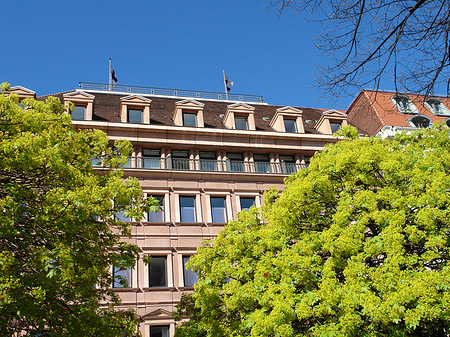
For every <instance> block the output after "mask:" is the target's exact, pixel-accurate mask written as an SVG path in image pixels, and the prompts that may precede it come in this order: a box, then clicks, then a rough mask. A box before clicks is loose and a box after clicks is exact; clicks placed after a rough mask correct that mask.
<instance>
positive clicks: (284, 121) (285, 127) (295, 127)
mask: <svg viewBox="0 0 450 337" xmlns="http://www.w3.org/2000/svg"><path fill="white" fill-rule="evenodd" d="M283 123H284V131H285V132H289V133H298V126H297V120H296V119H293V118H283ZM289 123H290V124H291V126H293V127H294V131H288V130H287V129H288V128H287V124H289Z"/></svg>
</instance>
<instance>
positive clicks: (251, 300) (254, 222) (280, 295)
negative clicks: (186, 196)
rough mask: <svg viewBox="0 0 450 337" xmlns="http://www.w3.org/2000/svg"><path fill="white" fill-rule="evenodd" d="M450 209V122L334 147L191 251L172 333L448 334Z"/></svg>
mask: <svg viewBox="0 0 450 337" xmlns="http://www.w3.org/2000/svg"><path fill="white" fill-rule="evenodd" d="M346 133H347V134H349V135H351V134H353V136H354V132H353V131H350V132H346ZM449 212H450V137H449V130H448V128H447V127H445V126H438V127H435V128H433V129H423V130H419V131H418V132H416V133H414V134H412V135H407V134H402V135H399V136H397V137H396V138H395V139H394V140H383V139H379V138H365V139H357V138H355V139H349V138H347V139H346V140H342V141H340V142H338V143H337V144H335V145H330V146H328V147H326V148H325V149H324V151H323V152H321V153H318V154H317V155H316V156H315V157H314V158H313V160H312V161H311V164H310V166H309V167H308V168H307V169H305V170H303V171H301V172H299V173H298V174H297V175H295V176H291V177H289V178H288V179H287V180H286V188H285V190H284V191H283V192H282V193H281V195H278V192H277V191H270V192H268V193H266V195H265V204H264V206H263V207H262V208H260V209H257V208H252V209H250V211H249V212H241V213H240V214H239V219H238V220H237V221H234V222H231V223H230V224H228V225H227V227H226V228H225V230H224V231H223V232H221V233H219V235H218V237H217V238H216V239H215V240H214V242H213V244H214V245H212V244H211V243H209V244H205V245H204V246H203V247H201V248H199V249H198V253H197V255H196V256H194V257H192V258H191V260H190V265H191V267H192V268H193V269H194V270H195V271H196V272H197V273H198V275H199V280H198V283H197V284H196V285H195V294H193V295H191V296H189V297H184V299H183V301H182V302H181V304H180V305H179V308H178V318H179V319H181V318H183V317H186V315H187V316H190V317H191V320H190V321H189V322H186V323H183V324H181V325H180V326H179V327H178V328H177V332H176V336H186V337H187V336H189V337H193V336H280V337H281V336H283V337H290V336H321V337H325V336H327V337H331V336H448V333H449V330H448V329H449V325H450V323H449V318H450V260H449V247H450V239H449V231H450V217H449Z"/></svg>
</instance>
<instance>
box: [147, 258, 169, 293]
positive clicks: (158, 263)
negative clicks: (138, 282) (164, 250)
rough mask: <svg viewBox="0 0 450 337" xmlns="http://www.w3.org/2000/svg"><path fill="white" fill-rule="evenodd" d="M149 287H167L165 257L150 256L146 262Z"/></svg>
mask: <svg viewBox="0 0 450 337" xmlns="http://www.w3.org/2000/svg"><path fill="white" fill-rule="evenodd" d="M148 275H149V287H167V257H165V256H152V258H151V259H150V263H149V264H148Z"/></svg>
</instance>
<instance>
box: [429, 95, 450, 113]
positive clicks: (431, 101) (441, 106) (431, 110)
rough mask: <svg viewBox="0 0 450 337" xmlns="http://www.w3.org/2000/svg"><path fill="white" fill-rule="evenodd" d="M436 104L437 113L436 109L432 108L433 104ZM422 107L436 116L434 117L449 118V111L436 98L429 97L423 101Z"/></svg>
mask: <svg viewBox="0 0 450 337" xmlns="http://www.w3.org/2000/svg"><path fill="white" fill-rule="evenodd" d="M436 103H437V105H438V106H439V111H437V110H436V108H435V107H434V106H433V104H436ZM423 105H425V106H426V107H427V108H428V110H430V112H431V113H432V114H433V115H436V116H449V115H450V110H449V109H448V108H447V107H446V106H445V104H444V103H443V102H442V100H441V99H439V98H437V97H429V98H427V99H425V100H424V102H423Z"/></svg>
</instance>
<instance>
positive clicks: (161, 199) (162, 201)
mask: <svg viewBox="0 0 450 337" xmlns="http://www.w3.org/2000/svg"><path fill="white" fill-rule="evenodd" d="M152 197H153V198H155V199H156V200H158V203H159V206H160V207H161V209H160V210H159V211H158V212H151V211H148V212H147V222H151V223H163V222H166V219H165V217H166V213H165V196H164V195H152ZM150 214H153V216H156V214H159V216H160V217H161V220H159V219H156V220H155V219H150V218H151V216H150Z"/></svg>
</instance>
